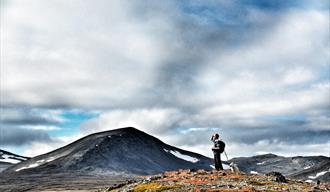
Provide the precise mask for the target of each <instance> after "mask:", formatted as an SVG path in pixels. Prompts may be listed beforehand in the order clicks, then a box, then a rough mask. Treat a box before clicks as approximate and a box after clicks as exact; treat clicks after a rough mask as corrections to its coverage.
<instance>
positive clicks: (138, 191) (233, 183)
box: [99, 170, 330, 192]
mask: <svg viewBox="0 0 330 192" xmlns="http://www.w3.org/2000/svg"><path fill="white" fill-rule="evenodd" d="M124 191H131V192H142V191H148V192H160V191H174V192H179V191H180V192H185V191H196V192H215V191H226V192H230V191H236V192H280V191H301V192H304V191H305V192H307V191H314V192H318V191H320V192H321V191H330V183H321V184H311V183H307V182H303V181H296V180H291V179H285V180H278V173H277V174H267V175H254V174H244V173H233V172H231V171H229V170H225V171H205V170H178V171H170V172H165V173H163V174H158V175H154V176H148V177H141V178H140V179H138V180H135V181H131V182H128V183H126V184H121V185H118V186H113V187H110V188H106V189H103V190H100V191H99V192H124Z"/></svg>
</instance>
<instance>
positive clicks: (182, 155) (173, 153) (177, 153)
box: [164, 149, 199, 163]
mask: <svg viewBox="0 0 330 192" xmlns="http://www.w3.org/2000/svg"><path fill="white" fill-rule="evenodd" d="M164 151H165V152H167V153H171V154H172V155H174V156H176V157H178V158H180V159H183V160H185V161H190V162H192V163H196V162H198V161H199V159H197V158H195V157H191V156H189V155H184V154H182V153H180V152H179V151H174V150H167V149H164Z"/></svg>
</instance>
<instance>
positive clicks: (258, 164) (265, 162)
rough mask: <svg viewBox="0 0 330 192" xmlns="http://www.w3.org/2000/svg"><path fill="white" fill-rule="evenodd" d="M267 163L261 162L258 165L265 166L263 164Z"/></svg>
mask: <svg viewBox="0 0 330 192" xmlns="http://www.w3.org/2000/svg"><path fill="white" fill-rule="evenodd" d="M265 163H266V162H265V161H263V162H261V163H257V165H263V164H265Z"/></svg>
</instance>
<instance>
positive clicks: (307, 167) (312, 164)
mask: <svg viewBox="0 0 330 192" xmlns="http://www.w3.org/2000/svg"><path fill="white" fill-rule="evenodd" d="M229 162H235V163H236V164H237V165H238V167H239V168H240V170H241V171H243V172H246V173H254V174H258V173H261V174H266V173H269V172H272V171H276V172H280V173H282V174H283V175H285V176H286V177H290V178H294V179H298V180H304V181H307V182H315V181H317V180H320V181H326V182H330V177H329V176H330V158H329V157H325V156H306V157H302V156H297V157H282V156H277V155H274V154H265V155H258V156H253V157H239V158H233V159H231V160H229Z"/></svg>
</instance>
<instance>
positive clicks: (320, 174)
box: [308, 169, 330, 179]
mask: <svg viewBox="0 0 330 192" xmlns="http://www.w3.org/2000/svg"><path fill="white" fill-rule="evenodd" d="M328 172H330V169H329V170H328V171H322V172H319V173H317V174H316V175H315V176H309V177H308V178H310V179H316V178H318V177H320V176H322V175H325V174H326V173H328Z"/></svg>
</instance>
